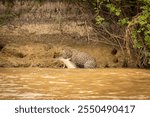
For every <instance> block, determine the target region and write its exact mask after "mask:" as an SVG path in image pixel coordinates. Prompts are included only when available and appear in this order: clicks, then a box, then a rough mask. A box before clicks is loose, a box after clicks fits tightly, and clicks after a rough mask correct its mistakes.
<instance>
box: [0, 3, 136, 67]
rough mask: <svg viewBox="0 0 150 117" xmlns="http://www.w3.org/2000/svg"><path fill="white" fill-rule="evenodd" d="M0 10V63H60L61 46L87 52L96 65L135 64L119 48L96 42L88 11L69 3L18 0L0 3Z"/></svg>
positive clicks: (61, 65) (9, 65) (52, 64)
mask: <svg viewBox="0 0 150 117" xmlns="http://www.w3.org/2000/svg"><path fill="white" fill-rule="evenodd" d="M58 8H59V9H60V10H58ZM68 9H69V10H68ZM7 10H10V12H9V14H8V13H7ZM0 13H1V14H0V16H1V17H0V18H1V22H0V67H51V68H60V67H64V65H63V63H62V62H60V61H58V60H56V56H59V54H60V52H61V50H62V48H64V47H72V48H74V49H77V50H79V51H84V52H87V53H88V54H89V55H91V56H92V57H94V58H95V59H96V61H97V66H98V67H135V63H133V62H130V61H128V62H126V60H124V58H125V57H124V55H123V53H122V52H121V50H120V48H117V47H115V46H113V45H108V44H106V43H105V44H104V43H100V41H101V38H99V37H98V35H97V34H96V33H95V31H94V29H93V28H92V27H91V26H90V25H89V24H88V23H87V21H86V19H88V17H89V16H88V14H82V13H81V12H79V10H78V8H76V6H74V5H72V4H70V3H63V2H58V1H57V2H44V3H43V4H41V5H39V4H37V3H34V2H31V1H26V2H23V3H22V2H19V1H18V2H16V3H15V4H14V6H13V7H12V8H11V9H8V8H7V6H5V5H3V4H1V3H0ZM13 14H19V15H13ZM9 16H12V17H9ZM5 19H10V20H9V21H7V22H6V20H5ZM102 42H105V41H102Z"/></svg>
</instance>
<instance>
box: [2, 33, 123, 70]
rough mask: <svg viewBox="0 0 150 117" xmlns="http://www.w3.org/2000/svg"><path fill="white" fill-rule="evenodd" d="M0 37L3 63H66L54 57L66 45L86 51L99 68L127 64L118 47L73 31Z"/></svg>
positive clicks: (52, 64)
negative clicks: (96, 41) (91, 40)
mask: <svg viewBox="0 0 150 117" xmlns="http://www.w3.org/2000/svg"><path fill="white" fill-rule="evenodd" d="M0 40H1V41H0V43H1V44H0V67H50V68H61V67H64V65H63V63H62V62H60V61H58V60H57V59H55V58H56V57H57V56H59V55H60V52H61V50H62V49H63V48H66V47H72V48H74V49H77V50H79V51H84V52H87V53H88V54H89V55H91V56H93V57H94V58H95V59H96V61H97V65H98V67H100V68H101V67H102V68H103V67H125V61H124V57H123V55H122V53H121V51H120V50H119V49H117V48H116V47H113V46H110V45H106V44H103V43H95V42H90V41H89V42H87V41H86V40H84V39H81V40H77V39H75V38H74V36H73V35H28V36H25V35H22V36H15V35H11V36H10V35H9V36H8V35H7V36H6V35H5V36H4V35H3V37H2V36H1V37H0Z"/></svg>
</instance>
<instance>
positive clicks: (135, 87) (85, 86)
mask: <svg viewBox="0 0 150 117" xmlns="http://www.w3.org/2000/svg"><path fill="white" fill-rule="evenodd" d="M0 99H53V100H56V99H57V100H60V99H63V100H64V99H66V100H68V99H79V100H80V99H90V100H91V99H92V100H94V99H95V100H97V99H150V70H146V69H49V68H0Z"/></svg>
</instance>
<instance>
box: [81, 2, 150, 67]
mask: <svg viewBox="0 0 150 117" xmlns="http://www.w3.org/2000/svg"><path fill="white" fill-rule="evenodd" d="M83 1H84V2H85V3H86V2H88V5H90V7H92V8H93V9H92V10H93V11H94V12H93V13H94V14H95V15H96V16H95V23H96V24H97V25H99V27H103V25H104V24H106V23H107V24H115V25H117V26H116V27H119V30H123V32H124V33H122V34H117V33H115V32H112V31H109V29H107V28H106V27H103V29H104V31H105V32H106V33H107V34H108V35H109V36H110V37H111V36H113V37H116V38H115V40H117V42H119V43H121V41H122V40H120V39H121V38H124V39H123V40H124V43H125V45H123V44H121V46H122V48H124V47H123V46H125V48H126V50H127V54H128V55H129V56H134V57H135V58H137V64H138V65H139V67H143V66H144V67H145V66H149V65H148V64H150V0H132V1H125V0H93V1H90V0H83ZM108 28H109V27H108ZM114 30H117V29H115V26H114ZM120 32H121V31H120ZM114 35H115V36H114Z"/></svg>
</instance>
